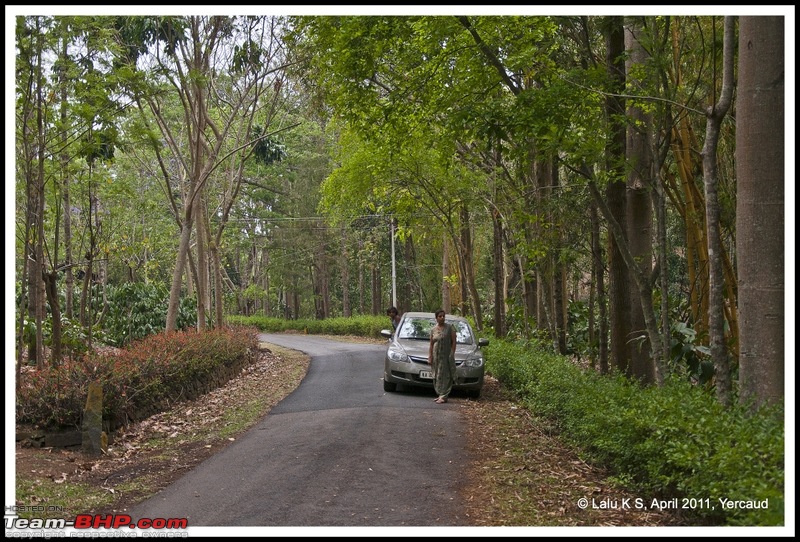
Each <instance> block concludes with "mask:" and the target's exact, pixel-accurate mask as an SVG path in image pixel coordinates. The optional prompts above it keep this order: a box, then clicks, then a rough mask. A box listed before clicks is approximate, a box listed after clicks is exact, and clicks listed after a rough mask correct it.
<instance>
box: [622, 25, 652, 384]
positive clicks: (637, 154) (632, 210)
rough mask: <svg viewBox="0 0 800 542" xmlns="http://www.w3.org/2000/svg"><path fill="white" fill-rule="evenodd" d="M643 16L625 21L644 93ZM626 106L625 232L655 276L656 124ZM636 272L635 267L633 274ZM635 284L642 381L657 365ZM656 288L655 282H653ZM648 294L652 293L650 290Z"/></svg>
mask: <svg viewBox="0 0 800 542" xmlns="http://www.w3.org/2000/svg"><path fill="white" fill-rule="evenodd" d="M643 32H644V21H643V20H642V18H641V17H628V18H627V19H626V25H625V49H626V51H627V61H626V63H625V79H626V83H627V86H628V88H630V89H631V92H629V93H628V94H631V95H641V94H643V93H644V92H646V90H645V89H647V88H648V87H647V86H646V85H645V84H644V83H645V82H644V81H642V79H643V76H642V75H641V74H642V73H643V67H644V66H645V64H646V63H647V60H648V54H647V51H646V50H645V48H644V46H643V45H642V42H641V40H642V33H643ZM627 105H628V107H627V118H628V126H627V138H626V143H625V153H626V163H627V167H628V169H627V179H626V184H627V190H626V209H625V216H626V220H627V231H626V232H625V233H626V235H627V239H628V244H629V245H630V249H631V253H632V254H633V257H634V259H635V260H636V263H637V265H638V267H639V270H638V271H640V272H641V273H643V274H644V276H645V277H648V278H649V277H650V275H651V273H652V269H653V210H652V204H651V201H652V200H651V196H650V191H651V190H652V185H653V180H652V178H651V177H652V154H651V140H652V135H651V130H652V126H653V119H652V115H650V114H649V113H648V112H647V111H646V109H645V107H644V104H642V103H638V102H637V101H635V100H629V101H628V104H627ZM635 272H637V271H636V270H631V271H630V273H631V274H630V276H631V277H633V274H634V273H635ZM629 284H630V293H629V295H630V298H631V304H630V326H631V328H630V332H629V334H628V338H627V340H626V343H628V344H629V345H630V348H631V353H630V364H631V374H632V375H633V376H634V377H636V378H638V379H639V380H640V381H641V382H642V383H645V384H652V383H653V382H655V366H654V364H653V363H652V360H651V356H650V342H649V340H648V339H647V333H646V326H645V315H644V313H643V312H642V304H641V302H640V300H639V291H638V288H637V287H636V281H635V280H633V278H631V280H629ZM651 290H652V288H651ZM647 295H652V293H650V292H648V293H647Z"/></svg>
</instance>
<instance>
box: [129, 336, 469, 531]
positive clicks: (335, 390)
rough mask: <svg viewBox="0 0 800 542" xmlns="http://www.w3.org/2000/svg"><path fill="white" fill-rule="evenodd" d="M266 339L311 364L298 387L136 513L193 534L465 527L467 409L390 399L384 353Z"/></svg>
mask: <svg viewBox="0 0 800 542" xmlns="http://www.w3.org/2000/svg"><path fill="white" fill-rule="evenodd" d="M261 340H262V341H265V342H268V343H272V344H275V345H279V346H283V347H286V348H291V349H295V350H301V351H303V352H306V353H308V354H309V355H310V356H311V363H310V365H309V369H308V373H307V375H306V377H305V378H304V379H303V381H302V382H301V384H300V386H299V387H298V388H297V389H296V390H295V391H294V392H292V393H291V394H290V395H289V396H288V397H286V398H285V399H284V400H283V401H281V402H280V403H278V405H276V406H275V408H273V409H272V411H271V412H270V413H269V414H268V415H267V416H266V417H265V418H264V419H263V420H261V421H260V422H258V424H256V425H255V426H254V427H253V428H252V429H250V430H249V431H248V432H247V433H246V434H244V435H242V436H240V437H239V438H238V439H237V440H236V441H235V442H233V443H231V444H230V445H229V446H227V447H226V448H225V449H224V450H222V451H221V452H220V453H218V454H216V455H214V456H213V457H211V458H209V459H208V460H206V461H205V462H203V463H201V464H200V465H198V466H197V467H196V468H195V469H193V470H192V471H191V472H189V473H188V474H187V475H186V476H184V477H183V478H181V479H179V480H178V481H177V482H175V483H174V484H172V485H170V486H169V487H167V488H165V489H164V490H163V491H161V492H160V493H158V494H157V495H155V496H154V497H152V498H150V499H148V500H147V501H145V502H143V503H141V504H139V505H138V506H137V507H135V508H134V509H133V510H132V511H131V516H132V517H133V518H188V522H189V525H190V527H193V526H305V527H307V526H351V527H352V526H457V525H467V522H466V519H465V517H464V516H463V512H462V510H463V507H462V503H461V501H460V496H459V486H460V484H461V483H463V480H465V476H464V472H465V469H466V468H468V456H467V452H466V446H465V438H466V437H465V430H466V428H465V426H464V425H463V423H462V422H461V421H460V419H459V412H458V409H459V407H458V402H453V401H451V402H450V403H447V404H444V405H438V404H436V403H434V402H433V399H434V398H435V395H434V393H433V391H432V390H417V389H408V390H400V391H399V392H398V393H386V392H384V391H383V386H382V372H383V354H384V352H385V346H376V345H366V344H355V343H346V342H340V341H335V340H330V339H324V338H321V337H315V336H310V335H292V334H264V335H262V336H261Z"/></svg>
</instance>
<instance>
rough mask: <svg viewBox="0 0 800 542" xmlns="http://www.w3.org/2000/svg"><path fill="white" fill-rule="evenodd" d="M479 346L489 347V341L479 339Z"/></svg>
mask: <svg viewBox="0 0 800 542" xmlns="http://www.w3.org/2000/svg"><path fill="white" fill-rule="evenodd" d="M478 346H489V339H485V338H482V339H478Z"/></svg>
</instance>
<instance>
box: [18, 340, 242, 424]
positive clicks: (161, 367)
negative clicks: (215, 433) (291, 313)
mask: <svg viewBox="0 0 800 542" xmlns="http://www.w3.org/2000/svg"><path fill="white" fill-rule="evenodd" d="M257 342H258V339H257V333H256V330H255V329H253V328H246V327H236V328H225V329H213V330H210V331H206V332H204V333H197V332H195V331H185V332H175V333H169V334H164V333H161V334H157V335H151V336H149V337H147V338H145V339H143V340H141V341H137V342H135V343H133V344H131V345H130V346H129V347H128V348H126V349H124V350H122V351H120V352H105V353H97V354H92V355H88V356H85V357H83V358H80V359H78V360H75V361H69V362H65V363H64V364H62V365H60V366H58V367H52V368H50V367H48V368H46V369H44V370H41V371H39V370H36V369H34V368H32V367H29V368H26V369H25V370H24V371H22V372H21V374H20V383H19V388H18V391H17V412H16V420H17V423H22V424H31V425H35V426H39V427H80V424H81V418H82V414H83V409H84V406H85V401H86V395H87V392H88V385H89V383H90V382H92V381H98V380H99V381H100V382H102V385H103V420H104V422H106V423H107V424H109V425H110V427H111V429H112V430H113V429H115V428H117V427H119V426H121V425H124V424H126V423H128V422H130V421H132V420H138V419H143V418H144V417H146V416H149V415H151V414H153V413H155V412H158V411H160V410H161V409H162V408H163V407H164V406H166V405H169V404H174V403H175V402H177V401H183V400H187V399H191V398H194V397H196V396H198V395H199V394H201V393H204V392H206V391H208V390H209V389H211V388H213V387H216V386H218V385H220V384H222V383H224V382H226V381H227V380H228V379H230V378H231V377H232V376H234V375H235V374H236V373H237V372H238V370H240V369H241V368H242V367H243V366H244V364H246V363H249V362H250V360H251V354H252V352H253V351H254V350H255V349H256V347H257Z"/></svg>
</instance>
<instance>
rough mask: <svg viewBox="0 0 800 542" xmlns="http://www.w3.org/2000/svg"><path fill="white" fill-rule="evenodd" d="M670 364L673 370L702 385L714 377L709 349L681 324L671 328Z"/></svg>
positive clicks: (688, 328) (686, 326)
mask: <svg viewBox="0 0 800 542" xmlns="http://www.w3.org/2000/svg"><path fill="white" fill-rule="evenodd" d="M670 331H671V341H670V350H669V352H670V362H671V364H672V368H673V370H677V371H680V373H686V374H688V376H689V378H690V379H691V380H692V381H694V382H697V383H699V384H702V385H709V384H710V383H711V379H712V377H713V376H714V362H713V361H712V360H711V350H710V349H709V347H707V346H704V345H702V344H699V341H698V338H697V332H696V331H695V330H694V329H692V328H691V327H689V326H688V325H686V324H685V323H683V322H675V323H673V324H672V326H671V329H670Z"/></svg>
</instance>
